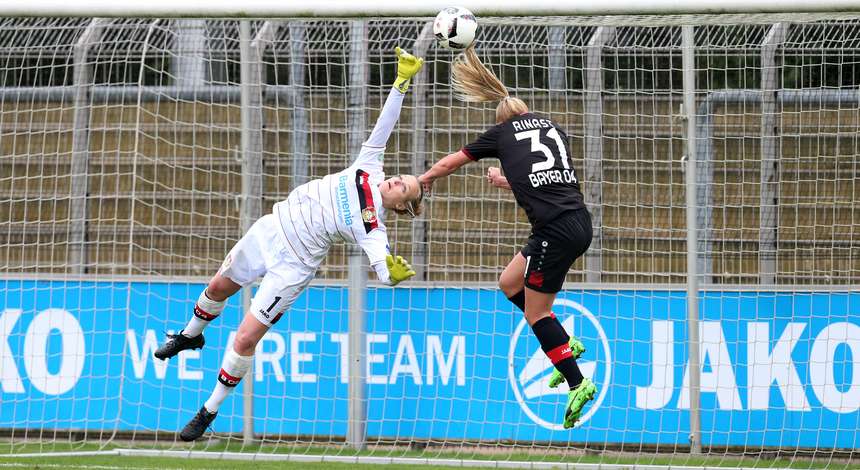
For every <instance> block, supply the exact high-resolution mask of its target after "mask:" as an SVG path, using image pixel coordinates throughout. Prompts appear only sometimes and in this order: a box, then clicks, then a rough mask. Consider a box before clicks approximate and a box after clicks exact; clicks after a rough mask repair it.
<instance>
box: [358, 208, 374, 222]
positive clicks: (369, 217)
mask: <svg viewBox="0 0 860 470" xmlns="http://www.w3.org/2000/svg"><path fill="white" fill-rule="evenodd" d="M361 220H363V221H364V223H367V224H370V223H376V209H375V208H373V207H366V208H364V209H362V211H361Z"/></svg>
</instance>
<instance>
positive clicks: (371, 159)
mask: <svg viewBox="0 0 860 470" xmlns="http://www.w3.org/2000/svg"><path fill="white" fill-rule="evenodd" d="M404 96H405V95H404V94H403V93H401V92H400V91H399V90H398V89H396V88H391V91H390V92H389V93H388V99H386V100H385V105H384V106H382V111H380V113H379V117H378V118H377V119H376V125H375V126H374V127H373V131H372V132H371V133H370V137H368V138H367V140H366V141H365V142H364V144H362V146H361V151H360V152H359V153H358V158H356V160H355V162H354V163H353V164H352V166H354V167H359V168H362V169H365V170H368V171H373V170H378V171H382V160H383V158H382V156H383V154H384V153H385V145H386V144H387V143H388V138H389V137H390V136H391V132H392V131H393V130H394V126H395V125H396V124H397V120H398V119H399V118H400V108H401V107H402V106H403V97H404Z"/></svg>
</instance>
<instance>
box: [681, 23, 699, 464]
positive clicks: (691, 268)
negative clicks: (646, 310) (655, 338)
mask: <svg viewBox="0 0 860 470" xmlns="http://www.w3.org/2000/svg"><path fill="white" fill-rule="evenodd" d="M694 32H695V31H694V29H693V26H683V27H682V35H681V49H682V54H683V56H682V64H683V70H684V113H685V114H686V123H685V124H686V126H687V127H686V137H687V138H686V139H685V144H686V155H687V168H686V171H685V176H686V192H687V198H686V202H687V211H686V212H687V323H688V326H687V329H688V330H689V331H688V335H689V336H688V348H689V355H690V362H689V363H690V452H691V453H693V454H699V453H701V452H702V434H701V417H700V409H699V404H700V400H699V384H700V383H701V380H700V379H701V371H702V369H701V366H700V360H699V298H698V295H699V284H698V273H697V269H696V268H697V266H698V264H697V263H698V253H697V252H698V249H697V248H698V243H697V231H698V223H697V222H698V220H697V215H698V212H697V210H696V204H697V197H696V195H697V194H696V193H697V190H698V188H697V187H696V58H695V54H694V52H695V51H694V49H693V48H694V47H695V46H696V44H695V36H694Z"/></svg>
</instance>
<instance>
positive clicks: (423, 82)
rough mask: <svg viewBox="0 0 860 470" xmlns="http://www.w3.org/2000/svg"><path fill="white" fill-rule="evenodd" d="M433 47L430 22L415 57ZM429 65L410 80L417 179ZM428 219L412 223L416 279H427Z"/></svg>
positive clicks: (423, 157) (423, 155)
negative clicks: (413, 104) (413, 105)
mask: <svg viewBox="0 0 860 470" xmlns="http://www.w3.org/2000/svg"><path fill="white" fill-rule="evenodd" d="M431 44H433V23H432V22H427V23H426V24H425V25H424V28H423V29H422V30H421V33H420V34H419V35H418V39H417V40H416V41H415V50H414V51H413V52H414V54H415V56H416V57H425V56H426V55H427V51H428V50H429V49H430V45H431ZM429 68H430V64H425V65H424V67H422V68H421V71H419V72H418V75H416V76H415V78H414V80H412V96H413V100H414V103H415V107H414V108H413V111H412V174H413V175H415V176H418V175H420V174H422V173H424V170H426V169H427V131H426V127H427V114H426V109H427V89H428V86H427V76H428V75H429V72H428V70H429ZM428 251H429V245H428V243H427V219H426V218H425V217H424V216H420V217H417V218H416V219H415V220H413V221H412V266H414V267H415V272H416V276H415V278H416V279H423V280H425V281H426V280H427V271H428V268H429V265H428V258H427V252H428Z"/></svg>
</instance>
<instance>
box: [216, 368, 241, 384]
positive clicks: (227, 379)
mask: <svg viewBox="0 0 860 470" xmlns="http://www.w3.org/2000/svg"><path fill="white" fill-rule="evenodd" d="M240 380H242V377H233V376H232V375H230V374H228V373H227V372H225V371H224V369H221V372H219V373H218V381H219V382H221V383H222V384H224V386H226V387H235V386H236V385H239V381H240Z"/></svg>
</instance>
